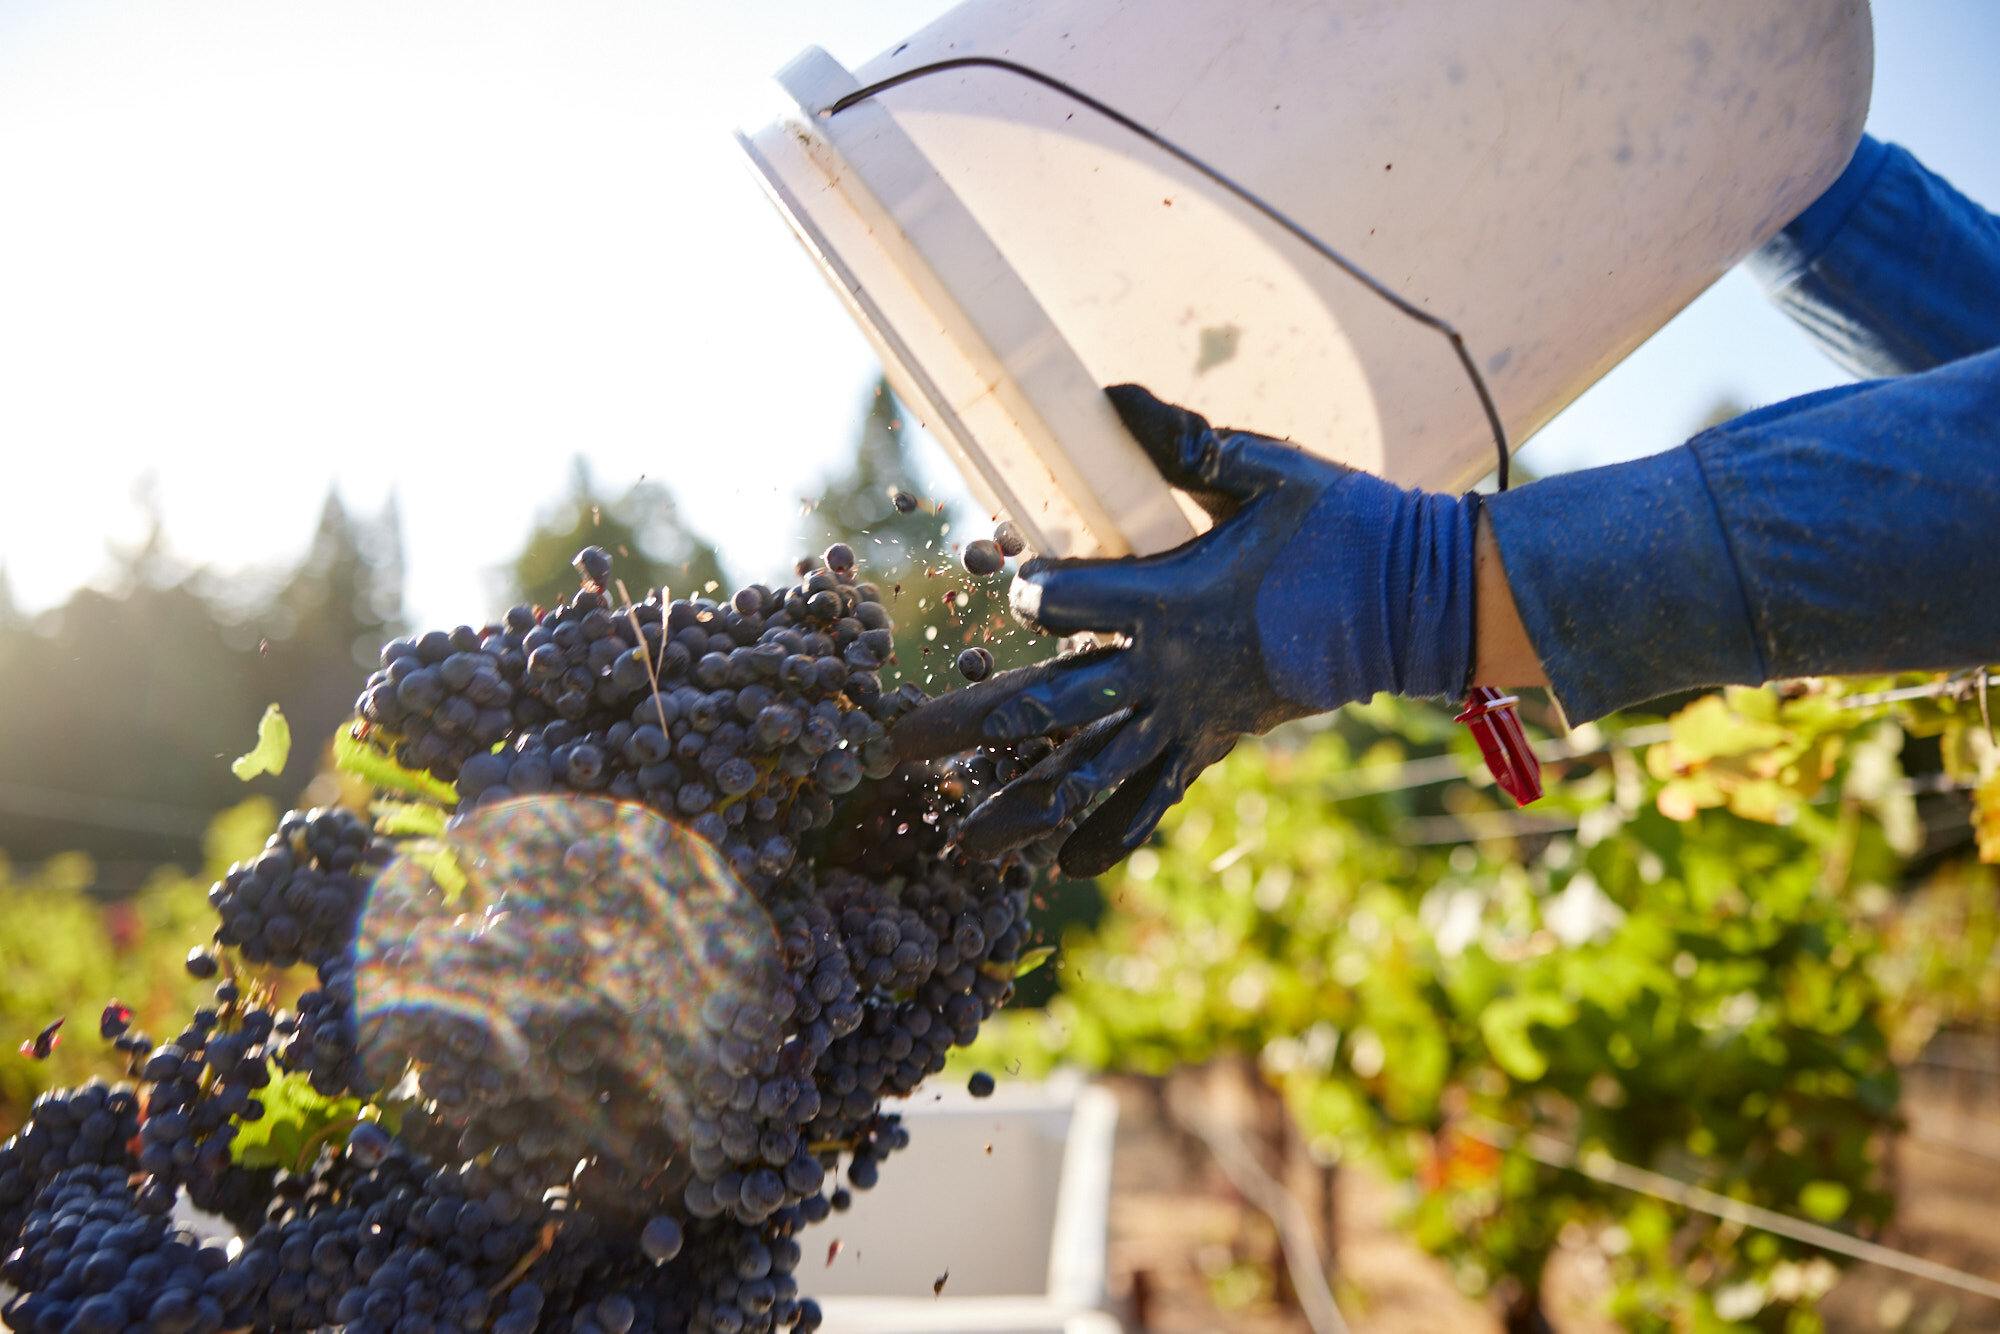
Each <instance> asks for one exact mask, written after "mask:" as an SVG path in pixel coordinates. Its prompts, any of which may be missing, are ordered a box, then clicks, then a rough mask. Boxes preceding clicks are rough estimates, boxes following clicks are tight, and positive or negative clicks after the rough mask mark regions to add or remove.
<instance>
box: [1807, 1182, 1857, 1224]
mask: <svg viewBox="0 0 2000 1334" xmlns="http://www.w3.org/2000/svg"><path fill="white" fill-rule="evenodd" d="M1849 1198H1850V1192H1849V1191H1848V1189H1847V1187H1846V1186H1843V1185H1842V1184H1841V1183H1840V1182H1838V1181H1808V1182H1807V1183H1806V1185H1805V1189H1803V1190H1801V1191H1800V1192H1799V1208H1801V1209H1803V1210H1805V1212H1806V1214H1807V1215H1808V1216H1809V1217H1812V1218H1817V1219H1818V1220H1819V1221H1820V1222H1822V1223H1834V1222H1838V1221H1839V1220H1840V1218H1841V1217H1842V1216H1843V1215H1844V1214H1846V1212H1847V1202H1848V1200H1849Z"/></svg>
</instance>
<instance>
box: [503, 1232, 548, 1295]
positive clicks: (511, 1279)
mask: <svg viewBox="0 0 2000 1334" xmlns="http://www.w3.org/2000/svg"><path fill="white" fill-rule="evenodd" d="M561 1226H562V1224H560V1223H544V1224H542V1235H541V1236H540V1237H538V1238H537V1239H536V1241H535V1247H534V1249H533V1250H531V1251H529V1252H528V1253H527V1254H526V1255H524V1256H522V1257H521V1258H520V1260H519V1261H518V1262H516V1264H515V1265H514V1267H513V1268H512V1269H510V1270H508V1271H507V1276H506V1277H505V1278H503V1279H501V1280H500V1281H499V1282H498V1283H495V1284H494V1285H493V1286H492V1287H490V1288H488V1289H487V1290H486V1295H487V1296H488V1297H498V1296H499V1295H500V1294H501V1293H503V1292H505V1291H507V1289H509V1288H511V1287H513V1286H514V1285H515V1284H516V1283H519V1282H520V1281H521V1280H522V1279H523V1278H525V1277H527V1273H528V1271H529V1270H530V1269H532V1268H534V1266H535V1261H537V1260H539V1259H541V1258H542V1257H543V1256H544V1255H547V1254H548V1253H549V1248H550V1247H552V1246H554V1245H555V1244H556V1230H557V1229H558V1228H560V1227H561Z"/></svg>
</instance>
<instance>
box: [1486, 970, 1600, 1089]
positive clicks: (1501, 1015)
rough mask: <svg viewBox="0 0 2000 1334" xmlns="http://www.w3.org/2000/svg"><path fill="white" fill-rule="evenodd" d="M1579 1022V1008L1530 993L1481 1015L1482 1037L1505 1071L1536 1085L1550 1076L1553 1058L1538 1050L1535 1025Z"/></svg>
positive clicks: (1499, 1003)
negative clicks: (1532, 1035) (1531, 1034)
mask: <svg viewBox="0 0 2000 1334" xmlns="http://www.w3.org/2000/svg"><path fill="white" fill-rule="evenodd" d="M1575 1018H1576V1008H1575V1007H1574V1006H1572V1005H1571V1004H1570V1003H1569V1002H1568V1001H1566V1000H1564V999H1563V998H1562V997H1560V996H1551V995H1549V994H1547V993H1546V992H1543V993H1535V992H1529V993H1528V994H1526V995H1521V996H1508V997H1506V998H1505V999H1503V1000H1496V1001H1494V1002H1493V1003H1492V1004H1490V1005H1488V1006H1487V1007H1486V1008H1485V1009H1484V1010H1482V1011H1480V1014H1479V1035H1480V1036H1481V1037H1483V1038H1485V1039H1486V1050H1487V1051H1488V1052H1490V1053H1491V1054H1492V1056H1493V1060H1494V1062H1495V1063H1496V1064H1498V1065H1499V1067H1500V1068H1501V1069H1502V1070H1505V1071H1506V1072H1507V1073H1508V1074H1510V1075H1512V1076H1514V1078H1516V1079H1520V1080H1526V1081H1533V1080H1537V1079H1540V1078H1541V1077H1542V1076H1543V1075H1545V1074H1547V1073H1548V1069H1549V1058H1548V1057H1546V1056H1544V1055H1543V1054H1542V1053H1541V1052H1540V1051H1539V1050H1537V1049H1536V1047H1535V1043H1534V1039H1532V1038H1530V1037H1529V1036H1528V1029H1529V1028H1530V1027H1531V1026H1533V1025H1535V1024H1543V1025H1546V1026H1547V1027H1549V1028H1561V1027H1562V1026H1563V1025H1565V1024H1567V1023H1569V1022H1570V1021H1571V1020H1573V1019H1575Z"/></svg>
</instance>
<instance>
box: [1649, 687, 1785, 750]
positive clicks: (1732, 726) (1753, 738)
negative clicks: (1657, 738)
mask: <svg viewBox="0 0 2000 1334" xmlns="http://www.w3.org/2000/svg"><path fill="white" fill-rule="evenodd" d="M1749 693H1751V694H1753V695H1756V696H1759V697H1762V696H1763V695H1764V692H1762V691H1753V692H1749ZM1667 725H1668V727H1669V728H1670V729H1671V733H1672V739H1671V740H1669V741H1668V742H1667V744H1668V745H1669V746H1671V747H1672V748H1673V755H1674V758H1675V759H1677V760H1679V761H1680V762H1681V763H1682V764H1684V765H1685V764H1699V763H1701V762H1702V761H1704V760H1712V759H1715V758H1717V757H1719V756H1723V755H1746V754H1748V753H1750V752H1751V751H1753V750H1766V749H1768V748H1770V747H1772V746H1775V745H1777V744H1778V743H1779V742H1781V741H1783V740H1784V739H1785V729H1784V728H1782V727H1779V726H1778V725H1777V724H1776V723H1774V722H1767V721H1764V720H1762V719H1752V718H1748V717H1745V716H1744V715H1743V714H1741V713H1739V712H1738V711H1736V710H1735V709H1733V708H1731V707H1730V702H1729V701H1725V700H1724V699H1723V698H1722V697H1721V696H1720V695H1706V696H1704V697H1702V698H1701V699H1698V700H1696V701H1695V702H1694V703H1692V704H1690V705H1688V706H1687V707H1686V708H1685V709H1682V710H1681V711H1680V712H1679V713H1677V714H1675V715H1674V716H1673V717H1672V718H1671V719H1670V720H1669V721H1668V724H1667Z"/></svg>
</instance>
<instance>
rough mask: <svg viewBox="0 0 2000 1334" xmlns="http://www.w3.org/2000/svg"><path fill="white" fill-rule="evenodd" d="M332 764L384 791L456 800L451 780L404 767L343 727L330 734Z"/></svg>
mask: <svg viewBox="0 0 2000 1334" xmlns="http://www.w3.org/2000/svg"><path fill="white" fill-rule="evenodd" d="M333 766H334V768H336V769H338V770H340V771H341V772H342V773H349V774H353V775H355V776H356V777H357V778H365V779H367V780H368V781H369V782H371V783H373V784H374V785H375V786H376V787H379V788H381V789H383V790H384V791H388V792H407V793H410V794H411V795H413V796H418V797H425V798H428V799H429V800H431V801H437V802H442V803H444V804H445V805H447V806H456V805H457V804H458V791H457V789H455V788H454V787H452V785H451V784H449V783H441V782H439V781H438V780H437V779H435V778H433V777H431V776H430V775H429V774H427V773H419V772H417V771H416V770H414V769H405V768H404V767H403V766H402V765H400V764H398V763H396V761H395V760H394V759H393V758H392V757H390V756H388V755H384V754H383V753H382V752H381V751H379V750H376V749H375V748H374V747H372V746H369V745H368V744H366V743H365V742H362V741H359V740H357V739H356V738H355V737H354V736H353V734H352V733H350V732H349V731H348V730H347V729H346V728H344V727H343V728H341V729H340V730H339V731H338V732H336V733H334V736H333Z"/></svg>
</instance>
